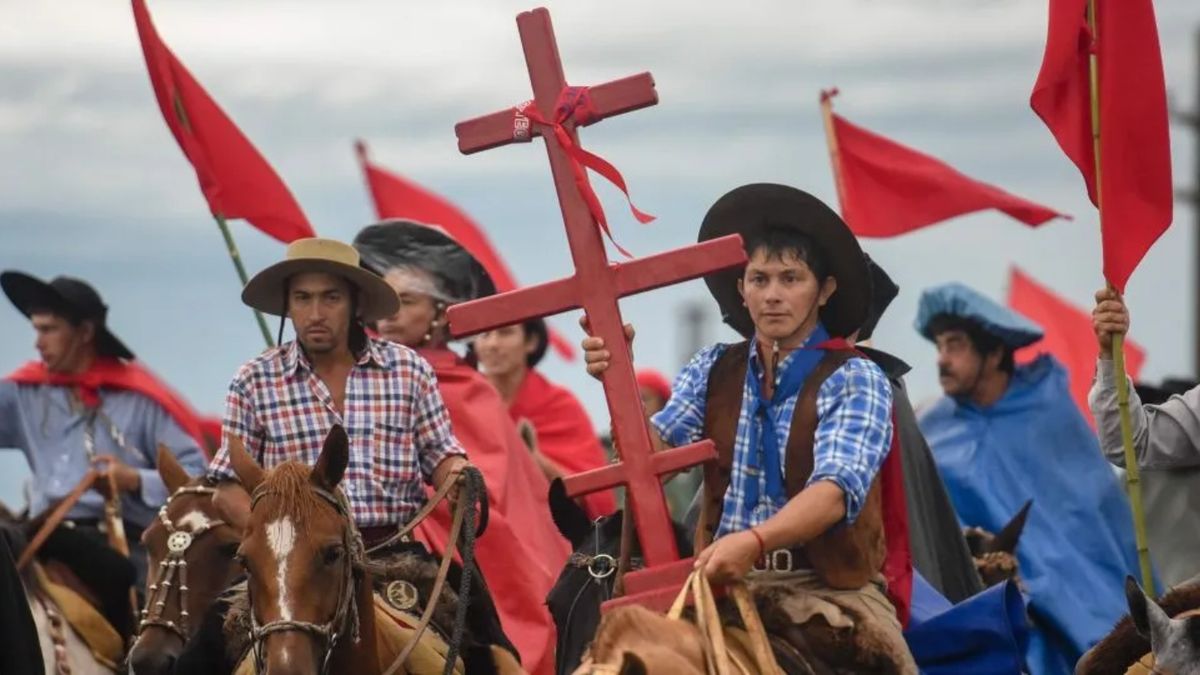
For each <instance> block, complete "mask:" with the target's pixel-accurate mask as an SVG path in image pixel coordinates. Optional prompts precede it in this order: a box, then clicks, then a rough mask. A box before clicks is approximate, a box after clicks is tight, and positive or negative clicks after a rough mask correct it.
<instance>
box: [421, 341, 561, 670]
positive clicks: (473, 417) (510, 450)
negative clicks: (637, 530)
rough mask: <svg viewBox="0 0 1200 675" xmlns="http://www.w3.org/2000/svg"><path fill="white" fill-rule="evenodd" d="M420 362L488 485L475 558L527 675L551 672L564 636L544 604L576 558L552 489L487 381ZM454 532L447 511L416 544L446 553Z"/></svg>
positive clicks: (455, 363) (461, 367)
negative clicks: (554, 513)
mask: <svg viewBox="0 0 1200 675" xmlns="http://www.w3.org/2000/svg"><path fill="white" fill-rule="evenodd" d="M421 356H423V357H425V359H426V360H427V361H429V363H430V364H431V365H432V366H433V370H434V373H435V374H436V375H437V380H438V389H439V390H440V391H441V394H442V398H443V399H444V400H445V402H446V409H447V410H448V411H449V413H450V423H451V425H452V426H453V428H454V435H455V437H457V438H458V440H459V442H461V443H462V445H463V447H464V448H466V450H467V457H468V458H469V459H470V460H471V463H472V464H474V465H475V466H477V467H479V470H480V471H481V472H482V473H483V478H484V481H485V482H486V484H487V489H488V498H489V501H490V507H491V512H490V520H489V522H488V528H487V532H485V533H484V535H483V537H481V538H480V539H479V540H478V541H477V542H476V554H475V557H476V560H477V561H478V563H479V566H480V568H481V569H482V571H483V576H484V578H485V579H486V580H487V585H488V588H489V589H490V590H491V594H492V598H493V600H494V601H495V603H496V609H497V610H498V611H499V613H500V621H501V623H502V624H503V626H504V631H505V633H506V634H507V635H508V637H509V639H510V640H512V642H513V644H514V645H516V647H517V650H518V651H519V652H520V654H521V663H522V666H523V667H524V668H525V669H527V670H528V671H529V672H530V673H534V674H535V675H543V674H548V673H552V672H554V645H555V639H556V636H557V633H556V632H555V628H554V621H553V620H552V619H551V617H550V612H549V611H547V609H546V605H545V599H546V594H547V593H549V592H550V588H551V587H552V586H553V585H554V582H555V580H556V579H557V578H558V574H559V572H560V571H561V570H562V567H563V565H564V564H565V563H566V561H567V556H568V555H570V552H571V551H570V546H569V545H568V544H567V541H566V539H563V537H562V536H561V535H560V534H559V532H558V529H557V528H556V527H555V525H554V522H553V520H551V517H550V507H549V505H548V503H547V494H548V490H549V483H547V481H546V478H545V476H543V475H542V471H541V469H539V468H538V466H537V463H536V462H534V460H533V457H531V456H530V454H529V450H528V449H527V448H526V447H525V444H524V443H523V442H522V441H521V437H520V435H518V434H517V430H516V426H515V425H514V424H513V422H512V420H511V419H509V417H508V414H507V412H506V411H505V409H504V401H503V400H502V399H501V398H500V394H498V393H497V392H496V390H495V389H494V388H493V387H492V385H491V383H489V382H488V381H487V378H485V377H484V376H483V375H481V374H479V372H478V371H476V370H475V369H473V368H471V367H470V366H468V365H467V364H466V363H465V362H463V361H462V359H460V358H458V356H457V355H456V354H454V353H453V352H451V351H449V350H444V349H436V350H422V351H421ZM449 530H450V513H449V511H448V510H447V509H446V508H445V506H444V505H443V506H442V507H439V508H438V509H437V510H436V511H435V512H434V514H433V516H432V517H431V518H430V519H429V520H426V521H425V522H424V523H422V524H421V525H420V526H419V527H418V528H417V538H418V539H420V540H421V541H423V542H424V543H425V544H426V545H428V546H430V547H431V548H432V549H433V550H435V551H437V552H439V553H440V552H441V551H443V550H445V544H446V539H447V535H448V533H449Z"/></svg>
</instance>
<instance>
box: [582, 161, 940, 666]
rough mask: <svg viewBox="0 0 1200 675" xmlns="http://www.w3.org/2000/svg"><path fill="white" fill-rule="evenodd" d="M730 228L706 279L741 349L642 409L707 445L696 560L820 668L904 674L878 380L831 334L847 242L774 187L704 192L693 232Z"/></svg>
mask: <svg viewBox="0 0 1200 675" xmlns="http://www.w3.org/2000/svg"><path fill="white" fill-rule="evenodd" d="M729 234H740V235H741V236H742V239H743V241H744V243H745V247H746V253H747V257H748V258H749V262H748V263H747V265H746V267H745V268H744V269H741V270H730V271H726V272H721V273H717V274H713V275H710V276H708V277H707V278H706V279H705V281H706V283H707V284H708V288H709V291H710V292H711V293H712V294H713V297H714V298H715V299H716V301H717V304H718V305H719V306H720V308H721V313H722V315H723V318H724V320H725V323H726V324H728V325H729V326H730V327H732V328H733V329H734V330H736V331H737V332H738V333H740V334H741V335H742V336H743V337H744V338H745V341H744V342H741V343H739V344H735V345H723V344H719V345H715V346H712V347H708V348H706V349H703V350H701V351H700V352H699V353H698V354H697V355H696V356H695V357H694V358H693V359H692V361H691V362H690V363H689V364H688V365H687V366H686V367H685V368H684V370H683V372H682V373H680V375H679V376H678V377H677V378H676V380H675V383H674V384H673V386H672V388H671V398H670V400H669V401H668V402H667V405H666V407H665V408H664V409H663V410H662V411H660V412H659V413H658V414H656V415H655V416H654V417H653V419H652V425H653V427H654V429H655V431H657V434H658V436H659V437H660V440H661V441H662V442H663V443H664V444H666V445H669V446H682V445H686V444H689V443H693V442H696V441H699V440H700V439H702V438H708V439H711V440H712V441H713V442H714V443H715V444H716V446H717V454H718V459H717V461H716V462H710V463H709V464H708V465H706V466H705V469H704V487H703V490H704V496H703V500H702V506H701V515H700V519H699V521H700V522H699V528H698V532H697V539H698V541H697V549H698V550H699V549H703V550H700V553H699V554H698V555H697V556H696V566H697V568H698V569H701V570H703V571H704V572H705V573H706V575H707V576H708V577H709V578H710V579H711V580H712V581H714V582H718V583H725V582H730V581H734V580H738V579H742V578H745V580H746V581H747V583H748V585H749V587H750V589H751V591H752V592H753V593H754V594H755V595H756V596H757V597H758V599H759V602H760V606H762V605H763V604H764V603H765V605H767V606H769V608H770V609H769V610H768V611H767V612H765V613H764V616H766V617H768V623H772V622H779V621H784V622H786V623H787V625H786V626H780V625H771V626H768V628H771V629H773V630H774V631H775V632H778V633H780V634H783V635H785V636H790V635H795V634H796V631H794V630H793V628H798V629H799V634H801V635H803V637H804V639H803V640H797V641H795V643H796V644H798V645H801V644H802V647H801V648H803V649H806V650H811V653H813V654H815V655H816V656H818V657H819V658H821V659H822V660H825V661H826V662H827V663H829V665H831V666H834V667H837V668H850V669H855V670H862V669H866V670H875V669H880V671H881V672H897V673H906V674H907V673H916V672H917V671H916V666H915V665H914V664H913V660H912V656H911V654H910V653H909V651H908V648H907V646H906V645H905V643H904V640H903V638H902V636H901V621H900V618H899V617H898V616H897V614H898V609H899V613H901V614H902V613H903V611H904V609H903V608H904V605H905V603H906V602H907V601H908V594H907V591H908V588H907V587H906V585H907V584H908V583H910V582H911V564H910V563H909V553H908V542H907V541H906V537H901V536H894V535H893V526H894V525H895V524H896V523H903V519H904V517H905V516H904V512H905V506H904V503H903V490H902V488H900V487H899V486H898V483H896V482H895V481H897V480H899V479H900V477H899V474H898V471H897V469H898V464H897V462H898V461H899V457H898V456H895V457H890V454H891V452H890V451H891V448H892V447H893V434H892V390H891V386H890V385H889V383H888V379H887V377H886V375H885V374H884V373H883V371H881V370H880V368H879V367H878V366H877V365H875V364H874V363H873V362H871V361H870V360H869V359H867V358H864V357H863V356H862V355H861V354H859V353H857V352H855V351H853V350H852V347H851V346H850V344H849V343H848V342H847V338H850V337H852V336H853V335H854V333H855V332H856V331H857V330H858V329H859V328H860V327H861V326H862V324H863V322H864V320H865V319H866V318H867V315H868V307H869V305H870V301H871V277H870V273H869V271H868V269H867V263H866V259H865V258H864V256H863V252H862V249H861V248H859V245H858V242H857V240H856V239H855V238H854V235H853V234H852V233H851V232H850V230H849V228H847V227H846V225H845V223H843V222H842V219H841V218H840V217H838V215H837V214H836V213H834V212H833V211H832V210H831V209H830V208H829V207H827V206H826V205H825V204H823V203H822V202H821V201H820V200H818V199H816V198H815V197H813V196H812V195H809V194H807V193H805V192H802V191H800V190H797V189H795V188H792V187H787V186H783V185H774V184H765V183H759V184H753V185H745V186H742V187H740V188H737V189H735V190H733V191H732V192H730V193H728V194H726V195H725V196H723V197H721V199H719V200H718V201H717V202H716V204H714V205H713V206H712V208H711V209H709V211H708V214H707V215H706V216H705V218H704V222H703V223H702V224H701V226H700V240H701V241H706V240H709V239H715V238H718V237H721V236H725V235H729ZM583 347H584V351H585V352H586V354H585V359H586V361H587V362H588V371H589V372H590V373H592V374H594V375H598V374H600V373H602V372H603V371H604V370H605V369H606V368H607V367H608V358H609V355H608V352H607V351H606V350H605V349H604V344H603V341H602V340H600V339H598V338H589V339H587V340H585V341H584V344H583ZM889 486H891V487H890V488H889ZM889 489H890V495H889ZM900 527H901V530H902V529H903V526H902V525H901V526H900ZM885 531H886V532H888V534H889V535H893V536H888V537H887V538H885ZM888 584H892V587H891V588H889V587H888ZM889 591H890V594H889V593H888V592H889ZM893 602H896V603H898V604H899V607H897V606H896V605H894V604H893ZM776 610H777V611H776Z"/></svg>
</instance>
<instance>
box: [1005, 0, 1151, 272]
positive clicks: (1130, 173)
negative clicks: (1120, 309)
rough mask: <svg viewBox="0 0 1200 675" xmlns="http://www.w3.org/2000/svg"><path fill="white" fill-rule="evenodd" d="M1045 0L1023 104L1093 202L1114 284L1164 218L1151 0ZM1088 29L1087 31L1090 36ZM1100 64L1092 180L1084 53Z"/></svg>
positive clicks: (1143, 252)
mask: <svg viewBox="0 0 1200 675" xmlns="http://www.w3.org/2000/svg"><path fill="white" fill-rule="evenodd" d="M1087 7H1088V0H1050V22H1049V29H1048V31H1047V36H1046V51H1045V55H1044V56H1043V57H1042V68H1041V71H1040V72H1039V73H1038V78H1037V83H1036V84H1034V86H1033V93H1032V94H1031V95H1030V97H1029V103H1030V105H1031V106H1032V107H1033V110H1034V112H1036V113H1037V115H1038V117H1041V118H1042V121H1043V122H1045V123H1046V126H1047V127H1049V128H1050V132H1051V133H1052V134H1054V138H1055V139H1056V140H1057V141H1058V144H1059V146H1060V147H1061V148H1062V150H1063V152H1064V153H1066V155H1067V157H1069V158H1070V159H1071V161H1072V162H1074V163H1075V166H1077V167H1079V171H1080V173H1082V174H1083V180H1084V183H1085V184H1086V185H1087V190H1088V196H1089V197H1090V198H1091V200H1092V203H1094V204H1096V206H1097V207H1099V206H1100V205H1101V204H1103V208H1101V210H1100V229H1101V232H1102V235H1101V240H1102V242H1103V245H1104V276H1105V278H1106V279H1107V280H1108V282H1109V283H1110V284H1112V285H1113V286H1114V287H1115V288H1116V289H1117V290H1118V291H1120V292H1124V290H1125V283H1126V282H1127V281H1128V280H1129V276H1130V275H1131V274H1132V273H1133V270H1134V268H1136V267H1137V265H1138V263H1139V262H1141V260H1142V258H1143V257H1144V256H1145V255H1146V252H1147V251H1148V250H1150V247H1151V246H1152V245H1153V244H1154V242H1155V241H1156V240H1157V239H1158V237H1159V236H1161V235H1162V233H1163V232H1165V231H1166V229H1167V227H1168V226H1170V224H1171V218H1172V209H1173V204H1172V199H1173V197H1172V194H1171V190H1172V185H1171V141H1170V135H1169V133H1168V121H1167V96H1166V84H1165V80H1164V78H1163V68H1162V56H1161V54H1160V50H1159V45H1158V29H1157V27H1156V26H1155V21H1154V6H1153V5H1152V4H1151V2H1150V0H1115V1H1113V0H1097V2H1096V7H1097V14H1096V35H1095V36H1093V35H1092V32H1091V30H1089V28H1088V21H1087ZM1093 37H1094V38H1095V39H1093ZM1092 50H1094V51H1095V54H1096V59H1097V61H1098V65H1099V86H1098V89H1099V92H1098V93H1099V100H1100V106H1099V108H1100V110H1099V112H1100V169H1099V174H1100V185H1099V191H1097V185H1096V174H1097V169H1096V156H1095V150H1094V147H1093V142H1094V138H1093V134H1092V131H1093V130H1092V109H1091V84H1090V83H1089V80H1090V77H1089V58H1090V56H1091V53H1092Z"/></svg>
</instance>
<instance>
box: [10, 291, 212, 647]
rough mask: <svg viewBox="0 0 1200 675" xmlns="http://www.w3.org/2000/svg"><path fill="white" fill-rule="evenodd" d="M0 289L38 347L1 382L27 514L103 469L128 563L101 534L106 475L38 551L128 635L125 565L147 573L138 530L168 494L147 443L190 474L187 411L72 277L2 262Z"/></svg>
mask: <svg viewBox="0 0 1200 675" xmlns="http://www.w3.org/2000/svg"><path fill="white" fill-rule="evenodd" d="M0 287H2V288H3V290H4V294H5V295H6V296H8V299H9V300H10V301H11V302H12V303H13V305H14V306H15V307H16V308H17V310H18V311H19V312H21V314H23V315H25V317H27V318H28V319H29V321H30V323H31V324H32V325H33V329H34V333H35V334H36V341H35V346H36V348H37V351H38V354H39V356H40V360H38V361H35V362H31V363H28V364H26V365H25V366H22V367H21V368H20V369H18V370H17V371H16V372H14V373H12V374H10V375H9V376H8V377H6V378H4V379H3V380H0V447H3V448H16V449H19V450H21V451H23V452H24V454H25V458H26V460H27V461H28V462H29V466H30V469H31V471H32V474H33V477H32V492H31V497H32V502H31V504H30V511H31V513H33V514H35V515H36V514H40V513H42V512H44V511H46V510H47V509H49V508H51V507H52V506H53V505H54V504H56V503H57V502H58V501H60V500H62V499H63V498H64V497H66V496H67V494H68V493H70V492H71V489H72V488H74V487H75V485H76V484H78V483H79V481H80V480H82V479H83V477H84V476H85V475H86V474H87V472H88V470H89V469H91V468H93V467H94V468H97V469H100V470H101V471H103V472H105V473H106V474H109V475H111V477H112V479H113V480H112V482H113V484H115V486H116V489H117V491H118V492H119V493H120V504H121V513H122V516H123V520H124V523H123V525H124V528H125V534H126V537H127V539H128V543H129V545H130V549H131V556H130V561H125V560H123V559H122V557H121V556H120V555H119V554H117V553H116V552H115V551H113V550H112V549H110V548H109V547H108V545H107V543H106V542H107V537H106V534H105V533H104V530H105V528H106V523H105V496H104V495H103V494H101V493H100V491H103V490H107V488H108V485H109V481H108V480H100V481H98V482H97V484H96V485H97V488H96V491H95V492H90V493H88V494H85V495H84V496H83V497H82V498H81V499H80V500H79V502H78V503H77V504H76V505H75V506H74V507H73V508H72V509H71V511H70V512H69V514H68V516H67V521H65V525H66V527H65V528H60V530H59V532H57V533H56V534H55V535H53V536H52V537H51V538H50V539H49V540H48V541H47V543H46V545H45V546H44V547H43V549H42V551H41V555H43V556H46V557H53V558H57V559H60V560H61V561H62V562H65V563H66V564H68V565H69V566H71V567H72V568H73V569H74V571H75V572H76V574H77V575H78V576H79V577H80V578H81V579H82V580H83V581H84V582H85V583H86V584H88V585H89V586H90V587H92V588H93V589H94V590H95V591H96V592H97V595H98V596H99V597H100V598H101V599H102V602H103V604H104V608H103V609H104V611H105V614H106V616H107V617H108V618H109V620H110V622H112V623H113V624H114V627H115V628H116V629H117V630H118V632H121V633H123V634H127V633H128V631H129V630H131V628H132V626H131V621H132V617H131V616H129V614H130V613H129V595H128V592H127V589H128V587H129V585H130V584H132V583H134V582H135V570H136V574H137V577H138V578H139V579H142V580H144V579H145V572H146V571H145V553H144V549H142V548H141V544H140V541H139V537H140V535H141V532H142V529H143V528H144V527H146V526H147V525H148V524H149V523H150V521H151V520H152V519H153V518H154V517H155V516H156V514H157V513H158V509H159V507H161V506H162V505H163V503H164V502H165V501H166V498H167V496H168V495H167V489H166V487H165V486H164V485H163V482H162V479H161V478H160V477H159V475H158V471H157V469H156V468H155V464H154V460H155V457H156V452H157V447H158V446H159V445H160V444H161V445H165V446H166V447H167V448H169V449H170V450H171V451H172V452H173V453H174V454H175V455H176V457H177V458H178V459H179V462H180V464H182V465H183V466H184V467H185V468H186V469H188V470H189V471H191V472H192V473H197V474H198V473H200V472H201V471H202V470H203V469H204V456H203V454H202V453H201V451H200V445H199V442H200V441H199V427H198V426H197V419H196V418H195V415H194V414H193V413H192V412H191V411H190V409H188V408H187V406H186V405H185V404H183V403H182V401H181V400H180V399H179V398H178V397H177V396H175V395H174V394H173V393H171V392H170V391H169V390H168V389H167V388H166V387H165V386H164V385H162V384H161V383H159V382H158V381H157V380H156V379H155V378H154V376H153V375H151V374H150V373H149V372H148V371H146V370H145V369H143V368H141V367H140V366H138V365H137V364H135V363H133V362H132V361H133V358H134V356H133V352H132V351H131V350H130V349H129V348H128V347H126V346H125V344H124V343H123V342H122V341H121V340H120V339H119V338H117V336H116V335H115V334H113V332H112V331H111V330H110V329H109V327H108V323H107V318H108V307H107V306H106V305H105V304H104V302H103V300H101V298H100V295H99V294H98V293H97V292H96V290H95V289H94V288H92V287H91V285H89V284H88V283H87V282H84V281H81V280H79V279H74V278H71V277H57V278H55V279H53V280H52V281H50V282H45V281H42V280H40V279H38V278H36V277H33V276H30V275H28V274H25V273H23V272H16V271H11V270H10V271H6V272H3V273H0ZM105 478H107V476H105ZM68 530H69V531H68ZM130 562H132V563H133V565H132V566H131V565H130Z"/></svg>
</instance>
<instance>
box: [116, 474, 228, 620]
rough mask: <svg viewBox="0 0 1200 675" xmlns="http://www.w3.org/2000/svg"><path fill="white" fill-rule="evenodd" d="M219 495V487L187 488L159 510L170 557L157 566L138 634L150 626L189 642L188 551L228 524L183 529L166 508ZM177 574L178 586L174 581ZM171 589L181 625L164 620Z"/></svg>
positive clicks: (212, 521) (193, 486)
mask: <svg viewBox="0 0 1200 675" xmlns="http://www.w3.org/2000/svg"><path fill="white" fill-rule="evenodd" d="M216 493H217V490H216V488H211V487H205V486H202V485H192V486H184V487H181V488H179V489H178V490H176V491H175V492H173V493H172V494H171V496H170V497H168V498H167V503H166V504H163V506H162V508H160V509H159V510H158V520H159V522H161V523H162V525H163V527H164V528H166V530H167V555H166V556H165V557H164V558H163V559H162V560H161V561H159V563H158V575H157V577H156V578H155V580H154V583H152V584H150V587H149V588H148V589H147V590H148V591H149V592H148V593H147V594H146V606H145V607H143V608H142V616H141V622H139V623H138V627H137V635H139V636H140V635H141V634H142V631H144V630H145V629H147V628H149V627H150V626H158V627H159V628H164V629H166V630H168V631H170V632H172V633H174V634H175V635H178V636H179V638H180V639H181V640H183V641H184V642H185V643H186V642H187V641H188V635H189V634H190V632H191V631H190V630H189V619H190V617H189V616H188V610H187V594H188V585H187V568H188V563H187V559H186V558H185V557H184V556H185V555H187V551H188V548H189V547H191V545H192V544H193V543H194V542H195V541H196V540H197V539H199V538H200V537H202V536H204V535H205V534H206V533H208V532H209V531H211V530H213V529H215V528H217V527H219V526H221V525H224V524H225V521H224V520H210V521H208V522H207V523H205V524H204V525H203V526H201V527H198V528H194V529H191V530H183V529H180V528H179V527H177V526H176V525H175V523H173V522H171V519H170V517H168V516H167V509H168V508H169V507H170V506H171V503H172V502H174V501H175V499H177V498H178V497H182V496H183V495H208V496H212V495H215V494H216ZM176 575H178V582H179V583H178V584H175V582H174V581H173V580H174V579H175V577H176ZM171 589H176V590H177V591H178V594H179V623H178V624H176V623H175V622H174V621H171V620H169V619H164V618H163V609H164V608H165V607H166V604H167V600H168V599H169V598H170V597H171Z"/></svg>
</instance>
